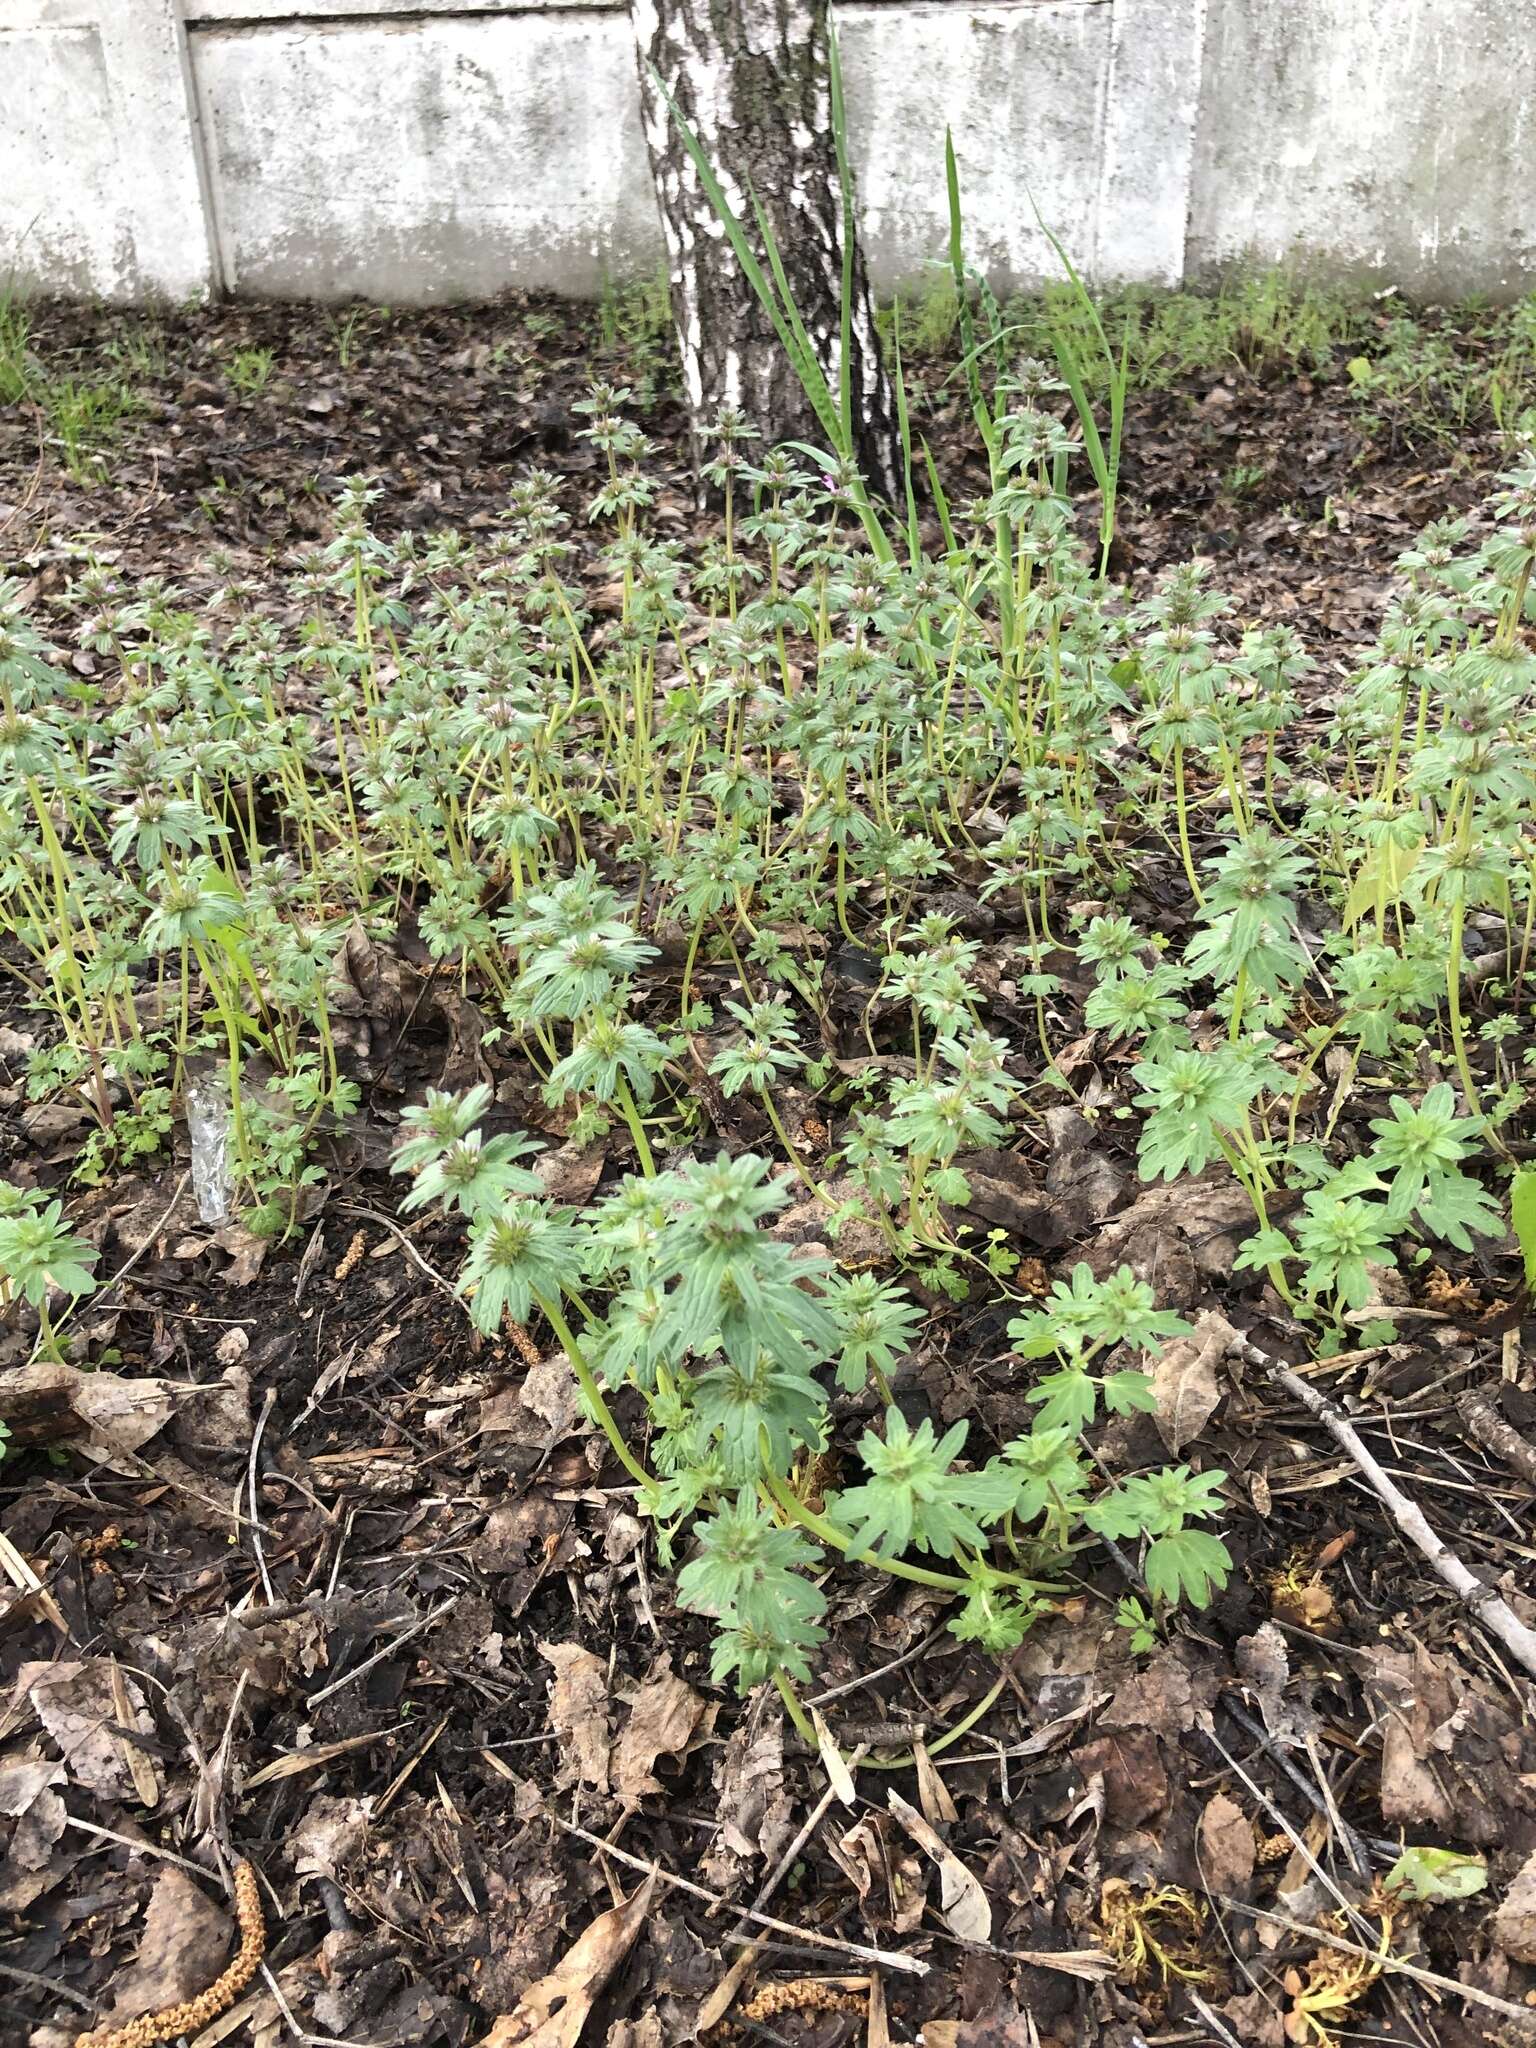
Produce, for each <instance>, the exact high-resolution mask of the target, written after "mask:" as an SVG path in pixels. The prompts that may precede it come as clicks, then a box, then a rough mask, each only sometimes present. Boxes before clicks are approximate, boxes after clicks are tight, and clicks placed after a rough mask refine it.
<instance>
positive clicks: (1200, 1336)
mask: <svg viewBox="0 0 1536 2048" xmlns="http://www.w3.org/2000/svg"><path fill="white" fill-rule="evenodd" d="M1236 1334H1237V1333H1236V1331H1235V1330H1234V1329H1233V1328H1232V1325H1231V1324H1230V1323H1229V1322H1228V1321H1227V1319H1226V1317H1225V1316H1219V1315H1216V1314H1213V1313H1211V1312H1209V1311H1208V1312H1207V1313H1206V1314H1204V1315H1202V1316H1200V1317H1199V1318H1197V1320H1196V1323H1195V1327H1194V1332H1193V1334H1192V1335H1190V1336H1188V1337H1174V1338H1172V1339H1171V1340H1170V1341H1169V1342H1168V1343H1167V1344H1165V1345H1164V1346H1163V1349H1162V1353H1161V1355H1160V1356H1159V1358H1158V1361H1157V1364H1156V1365H1155V1366H1154V1367H1153V1369H1152V1396H1153V1399H1154V1400H1155V1401H1156V1403H1157V1406H1156V1408H1155V1409H1154V1411H1153V1416H1152V1419H1153V1421H1154V1422H1155V1423H1156V1424H1157V1433H1158V1435H1159V1436H1160V1437H1161V1438H1162V1440H1163V1447H1164V1449H1165V1450H1166V1451H1167V1452H1168V1454H1169V1456H1170V1457H1174V1458H1176V1457H1177V1456H1178V1455H1179V1453H1180V1451H1182V1450H1183V1448H1184V1446H1185V1445H1186V1444H1187V1443H1191V1442H1193V1440H1194V1439H1195V1438H1196V1437H1197V1436H1198V1435H1199V1434H1200V1432H1201V1430H1202V1429H1204V1427H1205V1425H1206V1424H1207V1423H1208V1422H1209V1421H1210V1419H1211V1417H1212V1415H1213V1414H1214V1413H1215V1412H1216V1407H1217V1404H1218V1403H1219V1402H1220V1400H1221V1387H1220V1384H1219V1383H1218V1381H1217V1378H1216V1368H1217V1366H1218V1365H1219V1364H1220V1362H1221V1360H1222V1358H1223V1357H1224V1356H1225V1354H1226V1353H1227V1351H1228V1350H1229V1349H1230V1348H1231V1345H1232V1342H1233V1339H1234V1338H1235V1336H1236Z"/></svg>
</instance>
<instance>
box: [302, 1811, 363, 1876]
mask: <svg viewBox="0 0 1536 2048" xmlns="http://www.w3.org/2000/svg"><path fill="white" fill-rule="evenodd" d="M372 1808H373V1801H372V1800H371V1799H351V1798H333V1797H332V1795H331V1794H330V1793H329V1792H317V1793H316V1794H315V1796H314V1798H313V1799H311V1800H310V1802H309V1804H308V1806H306V1807H305V1809H304V1816H303V1818H302V1820H300V1822H299V1824H298V1826H297V1827H296V1828H294V1829H292V1831H291V1832H290V1834H289V1836H288V1849H289V1853H290V1854H291V1855H292V1857H293V1868H294V1874H295V1875H296V1876H298V1877H328V1878H331V1879H332V1880H333V1881H334V1880H335V1879H336V1878H337V1877H338V1876H339V1875H340V1874H341V1871H342V1870H343V1868H344V1867H345V1866H346V1865H347V1864H348V1863H350V1862H351V1861H352V1859H353V1857H354V1856H356V1855H358V1854H359V1853H360V1851H361V1850H362V1847H363V1844H364V1843H365V1842H366V1841H367V1839H368V1816H369V1814H370V1812H371V1811H372Z"/></svg>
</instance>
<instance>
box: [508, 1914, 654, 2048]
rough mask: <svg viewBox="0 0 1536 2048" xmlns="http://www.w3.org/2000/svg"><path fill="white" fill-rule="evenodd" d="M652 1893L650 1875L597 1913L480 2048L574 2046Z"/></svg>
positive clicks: (637, 1927) (637, 1929)
mask: <svg viewBox="0 0 1536 2048" xmlns="http://www.w3.org/2000/svg"><path fill="white" fill-rule="evenodd" d="M655 1889H656V1879H655V1877H654V1876H651V1877H648V1878H647V1879H646V1881H645V1883H644V1884H642V1885H640V1886H639V1887H638V1888H637V1889H636V1890H635V1892H634V1893H633V1895H632V1896H631V1897H630V1898H629V1899H627V1900H626V1901H625V1903H624V1904H623V1905H622V1906H614V1907H611V1908H610V1910H609V1911H608V1912H606V1913H600V1914H599V1915H598V1916H597V1918H596V1919H595V1920H594V1921H593V1922H592V1924H591V1926H590V1927H588V1928H587V1929H586V1930H585V1931H584V1932H583V1933H582V1934H580V1935H579V1936H578V1937H577V1939H576V1941H575V1942H574V1943H573V1944H572V1946H571V1947H570V1948H569V1949H568V1950H567V1951H566V1954H565V1955H564V1957H563V1958H562V1959H561V1961H560V1962H558V1963H557V1964H556V1965H555V1967H554V1969H553V1970H551V1971H550V1973H549V1975H548V1976H547V1977H541V1978H540V1979H539V1981H538V1983H537V1984H531V1985H530V1986H529V1987H528V1989H527V1990H526V1991H525V1992H524V1993H523V1995H522V1997H521V1998H520V1999H519V2000H518V2002H517V2006H516V2009H515V2010H514V2011H512V2012H509V2013H503V2015H502V2016H501V2018H500V2019H499V2020H497V2022H496V2024H495V2026H493V2027H492V2029H491V2031H490V2032H489V2033H488V2034H487V2035H486V2036H485V2037H484V2039H483V2040H482V2041H481V2043H480V2048H576V2044H577V2042H578V2041H579V2040H580V2039H581V2031H582V2028H583V2027H584V2026H585V2025H586V2023H587V2016H588V2014H589V2013H590V2012H591V2010H592V2007H593V2005H594V2004H595V2003H596V2001H597V1998H598V1996H599V1995H600V1993H601V1992H602V1990H603V1987H604V1986H605V1985H606V1984H607V1982H608V1980H609V1978H610V1977H611V1976H612V1975H613V1973H614V1971H615V1970H616V1969H617V1968H618V1966H619V1964H620V1963H621V1962H622V1961H623V1960H624V1958H625V1956H626V1955H628V1953H629V1951H630V1948H631V1946H632V1945H633V1943H634V1939H635V1936H636V1935H637V1934H638V1933H639V1932H640V1926H641V1923H642V1922H643V1920H644V1919H645V1916H646V1913H647V1912H648V1910H649V1908H650V1903H651V1894H652V1893H653V1892H654V1891H655Z"/></svg>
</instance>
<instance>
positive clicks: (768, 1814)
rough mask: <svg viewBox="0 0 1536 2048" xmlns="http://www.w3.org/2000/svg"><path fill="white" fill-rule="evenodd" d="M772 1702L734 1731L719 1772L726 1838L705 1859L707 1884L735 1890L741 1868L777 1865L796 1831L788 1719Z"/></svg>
mask: <svg viewBox="0 0 1536 2048" xmlns="http://www.w3.org/2000/svg"><path fill="white" fill-rule="evenodd" d="M777 1709H778V1701H777V1699H775V1701H774V1707H773V1710H771V1711H770V1710H768V1709H767V1707H766V1702H763V1703H762V1704H759V1705H758V1706H757V1707H755V1708H754V1710H753V1711H752V1712H751V1713H749V1714H748V1715H747V1716H746V1718H745V1719H744V1720H742V1721H739V1722H738V1723H737V1725H736V1726H735V1728H733V1729H732V1731H731V1734H730V1739H729V1740H728V1741H727V1743H726V1745H725V1753H724V1755H723V1757H722V1758H721V1760H720V1763H719V1765H718V1766H717V1768H716V1771H715V1804H714V1810H715V1812H716V1813H718V1814H719V1816H720V1833H719V1835H718V1836H717V1837H716V1839H715V1841H714V1842H713V1844H712V1845H711V1847H710V1850H709V1853H708V1855H707V1856H706V1857H705V1859H704V1875H705V1878H706V1880H707V1881H708V1882H709V1883H710V1884H712V1885H714V1886H715V1888H716V1889H717V1890H719V1891H726V1892H728V1891H731V1890H733V1889H734V1887H735V1885H736V1884H737V1882H738V1881H739V1879H740V1876H741V1868H740V1866H741V1864H742V1863H743V1862H745V1861H750V1860H754V1859H756V1858H757V1857H762V1858H763V1859H764V1860H765V1861H769V1862H771V1861H772V1859H773V1858H774V1857H775V1856H777V1855H778V1854H779V1853H780V1851H781V1850H782V1849H783V1848H784V1847H785V1845H786V1844H787V1843H788V1841H789V1839H790V1836H791V1835H792V1834H793V1832H794V1808H793V1805H792V1803H791V1801H790V1798H789V1795H788V1794H787V1793H786V1792H785V1790H784V1719H783V1715H782V1714H781V1713H780V1712H779V1711H777Z"/></svg>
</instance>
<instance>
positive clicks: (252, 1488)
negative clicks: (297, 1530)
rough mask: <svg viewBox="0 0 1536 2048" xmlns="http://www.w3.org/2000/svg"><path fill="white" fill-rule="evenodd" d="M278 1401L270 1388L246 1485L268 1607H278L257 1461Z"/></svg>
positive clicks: (254, 1439)
mask: <svg viewBox="0 0 1536 2048" xmlns="http://www.w3.org/2000/svg"><path fill="white" fill-rule="evenodd" d="M276 1401H277V1389H276V1387H268V1389H267V1392H266V1398H265V1400H263V1402H262V1404H261V1413H260V1415H258V1416H257V1418H256V1427H255V1428H254V1429H253V1430H252V1431H251V1454H250V1457H249V1458H248V1459H247V1460H246V1467H245V1483H246V1491H247V1496H248V1498H249V1500H250V1503H251V1545H252V1548H253V1549H254V1550H255V1552H256V1569H257V1570H258V1571H259V1572H260V1573H261V1590H262V1591H263V1592H264V1593H265V1594H266V1596H267V1605H268V1606H269V1607H275V1606H276V1605H277V1595H276V1594H275V1593H274V1592H273V1590H272V1579H271V1575H270V1573H269V1572H268V1570H267V1553H266V1548H265V1546H264V1544H263V1543H262V1540H261V1503H260V1502H259V1501H258V1500H257V1498H256V1461H257V1459H258V1458H259V1457H260V1456H261V1433H262V1431H263V1430H264V1429H265V1428H266V1426H267V1417H268V1416H269V1415H270V1414H271V1413H272V1410H273V1407H274V1406H275V1404H276Z"/></svg>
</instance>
